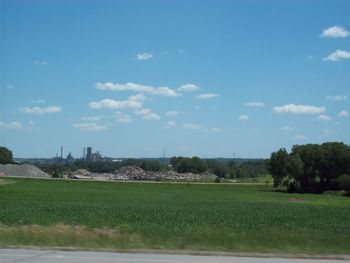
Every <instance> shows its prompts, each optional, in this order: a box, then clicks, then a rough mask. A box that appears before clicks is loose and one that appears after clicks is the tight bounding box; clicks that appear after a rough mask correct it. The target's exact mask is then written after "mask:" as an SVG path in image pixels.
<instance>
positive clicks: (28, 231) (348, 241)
mask: <svg viewBox="0 0 350 263" xmlns="http://www.w3.org/2000/svg"><path fill="white" fill-rule="evenodd" d="M0 246H47V247H50V246H51V247H59V246H60V247H80V248H108V249H167V250H197V251H198V250H204V251H229V252H263V253H264V252H268V253H279V252H282V253H298V254H299V253H300V254H301V253H306V254H350V198H348V197H343V196H336V195H311V194H287V193H281V192H277V191H274V189H273V188H272V187H271V186H270V185H266V184H264V183H263V184H260V185H259V184H255V185H254V184H250V185H249V184H247V185H243V184H242V185H239V184H238V185H234V184H194V183H193V184H188V183H113V182H84V181H68V180H34V179H14V178H2V179H0Z"/></svg>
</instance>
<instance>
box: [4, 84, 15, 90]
mask: <svg viewBox="0 0 350 263" xmlns="http://www.w3.org/2000/svg"><path fill="white" fill-rule="evenodd" d="M13 88H14V86H13V85H11V84H8V85H7V86H6V89H13Z"/></svg>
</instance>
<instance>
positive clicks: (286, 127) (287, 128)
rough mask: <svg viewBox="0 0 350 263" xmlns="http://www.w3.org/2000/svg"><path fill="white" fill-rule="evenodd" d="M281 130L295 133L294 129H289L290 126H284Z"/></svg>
mask: <svg viewBox="0 0 350 263" xmlns="http://www.w3.org/2000/svg"><path fill="white" fill-rule="evenodd" d="M280 130H282V131H293V130H294V129H293V128H292V127H289V126H283V127H280Z"/></svg>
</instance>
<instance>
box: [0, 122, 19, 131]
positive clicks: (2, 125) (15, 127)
mask: <svg viewBox="0 0 350 263" xmlns="http://www.w3.org/2000/svg"><path fill="white" fill-rule="evenodd" d="M22 128H23V125H22V123H20V122H18V121H13V122H9V123H6V122H2V121H0V129H9V130H21V129H22Z"/></svg>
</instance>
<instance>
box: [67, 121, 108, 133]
mask: <svg viewBox="0 0 350 263" xmlns="http://www.w3.org/2000/svg"><path fill="white" fill-rule="evenodd" d="M73 127H75V128H78V129H80V130H82V131H95V132H98V131H104V130H107V129H108V128H107V126H103V125H98V124H96V123H95V122H89V123H75V124H73Z"/></svg>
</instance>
